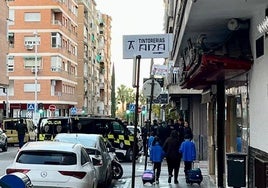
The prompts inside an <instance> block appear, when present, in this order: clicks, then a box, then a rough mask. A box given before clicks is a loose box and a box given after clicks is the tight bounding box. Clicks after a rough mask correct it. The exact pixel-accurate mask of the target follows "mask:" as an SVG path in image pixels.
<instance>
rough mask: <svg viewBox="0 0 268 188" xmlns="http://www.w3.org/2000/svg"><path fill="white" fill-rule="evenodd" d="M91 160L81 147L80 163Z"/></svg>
mask: <svg viewBox="0 0 268 188" xmlns="http://www.w3.org/2000/svg"><path fill="white" fill-rule="evenodd" d="M87 162H91V160H90V157H89V155H88V154H87V152H86V150H85V149H84V148H81V165H84V164H86V163H87Z"/></svg>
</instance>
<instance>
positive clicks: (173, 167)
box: [163, 130, 181, 184]
mask: <svg viewBox="0 0 268 188" xmlns="http://www.w3.org/2000/svg"><path fill="white" fill-rule="evenodd" d="M180 145H181V141H180V139H179V135H178V132H177V131H176V130H173V131H171V134H170V136H169V137H168V138H167V139H166V141H165V143H164V145H163V149H164V151H165V153H166V159H167V165H168V183H171V178H172V176H173V171H174V183H175V184H178V183H179V182H178V175H179V169H180V163H181V154H180V152H179V148H180Z"/></svg>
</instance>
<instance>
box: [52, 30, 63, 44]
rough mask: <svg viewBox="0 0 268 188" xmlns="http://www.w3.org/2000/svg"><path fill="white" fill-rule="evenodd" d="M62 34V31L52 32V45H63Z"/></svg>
mask: <svg viewBox="0 0 268 188" xmlns="http://www.w3.org/2000/svg"><path fill="white" fill-rule="evenodd" d="M61 40H62V37H61V34H60V33H51V47H52V48H58V47H61Z"/></svg>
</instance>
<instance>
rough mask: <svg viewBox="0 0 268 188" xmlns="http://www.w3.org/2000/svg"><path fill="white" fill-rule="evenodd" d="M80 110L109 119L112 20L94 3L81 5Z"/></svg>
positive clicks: (79, 43)
mask: <svg viewBox="0 0 268 188" xmlns="http://www.w3.org/2000/svg"><path fill="white" fill-rule="evenodd" d="M78 4H79V6H78V7H79V8H78V13H79V14H78V33H79V34H78V46H79V47H78V64H79V66H78V75H77V78H78V79H77V81H78V88H77V90H76V91H77V98H78V104H77V106H78V108H79V109H80V111H81V110H82V111H83V113H85V114H88V115H110V114H111V110H110V108H111V107H110V103H111V98H110V96H111V86H110V85H111V71H110V67H111V52H110V43H111V35H110V34H111V18H110V17H109V16H108V15H104V14H102V13H101V12H100V11H98V10H97V9H96V3H95V1H93V0H92V1H85V0H83V1H79V3H78Z"/></svg>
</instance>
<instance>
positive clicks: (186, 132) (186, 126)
mask: <svg viewBox="0 0 268 188" xmlns="http://www.w3.org/2000/svg"><path fill="white" fill-rule="evenodd" d="M186 135H188V136H189V138H190V140H192V139H193V131H192V129H191V127H190V125H189V123H188V122H187V121H184V138H185V136H186Z"/></svg>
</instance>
